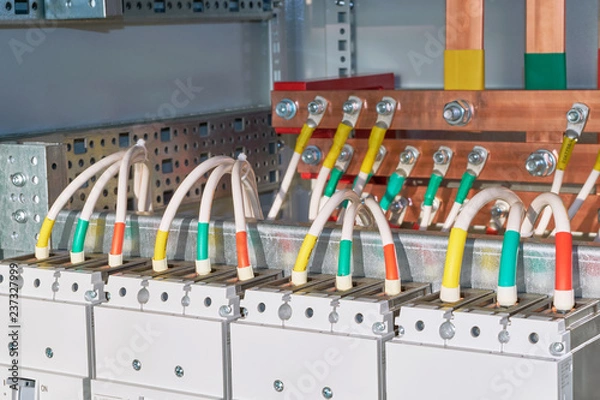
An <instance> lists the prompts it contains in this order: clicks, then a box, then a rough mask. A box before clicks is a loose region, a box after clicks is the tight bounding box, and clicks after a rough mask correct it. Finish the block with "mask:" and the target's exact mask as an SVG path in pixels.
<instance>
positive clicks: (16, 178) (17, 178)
mask: <svg viewBox="0 0 600 400" xmlns="http://www.w3.org/2000/svg"><path fill="white" fill-rule="evenodd" d="M10 181H11V182H12V184H13V185H15V186H18V187H21V186H24V185H25V183H27V178H26V177H25V175H23V174H22V173H20V172H17V173H16V174H12V175H11V176H10Z"/></svg>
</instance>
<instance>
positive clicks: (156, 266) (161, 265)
mask: <svg viewBox="0 0 600 400" xmlns="http://www.w3.org/2000/svg"><path fill="white" fill-rule="evenodd" d="M152 269H153V270H154V271H156V272H162V271H166V270H167V269H169V264H168V263H167V259H166V258H163V259H162V260H155V259H152Z"/></svg>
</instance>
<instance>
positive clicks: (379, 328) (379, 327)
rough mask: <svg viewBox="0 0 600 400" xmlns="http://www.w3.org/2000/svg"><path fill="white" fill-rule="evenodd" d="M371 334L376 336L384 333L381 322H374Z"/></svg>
mask: <svg viewBox="0 0 600 400" xmlns="http://www.w3.org/2000/svg"><path fill="white" fill-rule="evenodd" d="M372 329H373V333H374V334H376V335H378V334H381V333H384V332H385V324H384V323H383V322H375V323H374V324H373V327H372Z"/></svg>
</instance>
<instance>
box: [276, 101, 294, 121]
mask: <svg viewBox="0 0 600 400" xmlns="http://www.w3.org/2000/svg"><path fill="white" fill-rule="evenodd" d="M296 111H298V110H297V107H296V103H294V102H293V101H292V100H290V99H283V100H281V101H280V102H279V104H277V106H276V107H275V113H276V114H277V115H278V116H279V117H281V118H283V119H292V118H294V116H295V115H296Z"/></svg>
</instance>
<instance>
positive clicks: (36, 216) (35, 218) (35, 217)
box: [33, 214, 42, 222]
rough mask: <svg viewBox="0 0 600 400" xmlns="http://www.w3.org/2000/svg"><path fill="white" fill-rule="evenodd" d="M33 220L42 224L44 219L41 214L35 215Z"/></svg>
mask: <svg viewBox="0 0 600 400" xmlns="http://www.w3.org/2000/svg"><path fill="white" fill-rule="evenodd" d="M33 220H34V221H35V222H40V221H41V220H42V219H41V218H40V216H39V214H35V215H34V216H33Z"/></svg>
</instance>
